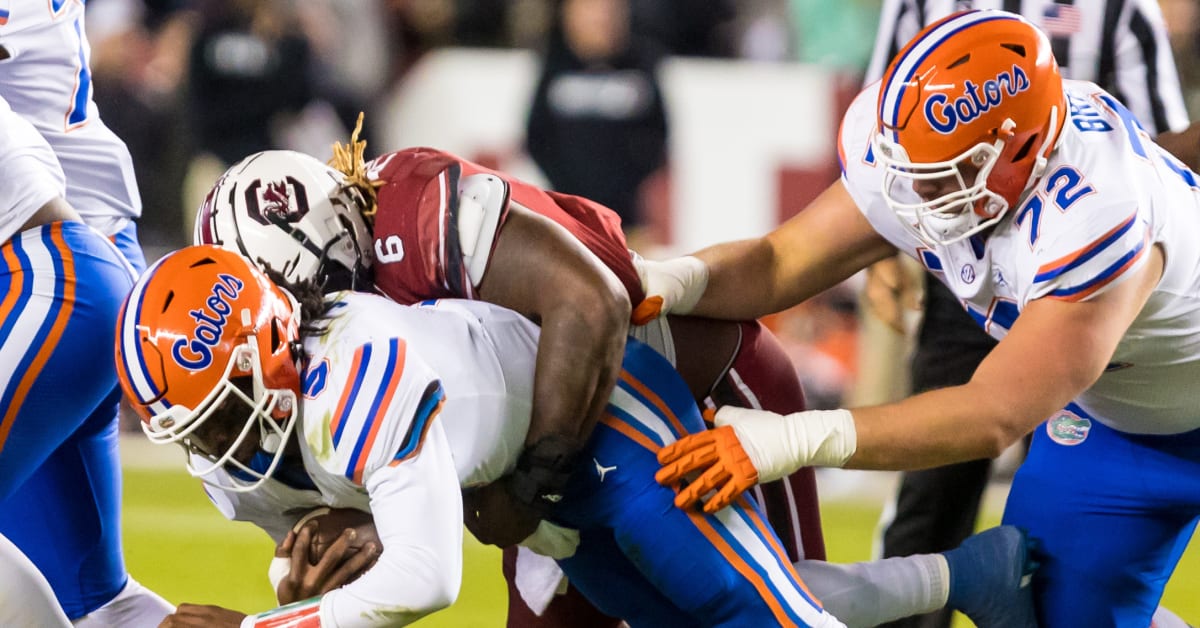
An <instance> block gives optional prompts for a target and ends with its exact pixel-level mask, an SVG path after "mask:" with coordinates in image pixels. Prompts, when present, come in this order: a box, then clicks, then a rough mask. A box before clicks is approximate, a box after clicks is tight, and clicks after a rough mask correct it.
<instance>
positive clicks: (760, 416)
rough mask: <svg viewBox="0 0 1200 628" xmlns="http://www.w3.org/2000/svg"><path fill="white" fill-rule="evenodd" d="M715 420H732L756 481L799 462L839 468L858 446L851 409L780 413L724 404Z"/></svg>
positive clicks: (774, 476)
mask: <svg viewBox="0 0 1200 628" xmlns="http://www.w3.org/2000/svg"><path fill="white" fill-rule="evenodd" d="M714 422H715V423H716V425H718V426H721V425H732V426H733V431H734V432H735V433H737V437H738V441H739V442H740V443H741V444H742V449H744V450H745V451H746V455H747V456H749V457H750V462H751V463H753V464H754V468H755V469H757V470H758V481H759V482H770V481H772V480H778V479H779V478H782V477H784V476H786V475H788V474H789V473H792V472H794V471H796V470H797V469H800V468H801V467H812V466H818V467H840V466H842V465H844V464H846V461H847V460H849V459H850V456H853V455H854V451H855V449H857V447H858V435H857V431H856V430H855V428H854V416H853V415H852V414H850V411H849V410H810V411H808V412H796V413H794V414H788V415H786V416H785V415H781V414H776V413H774V412H767V411H766V410H748V409H746V408H735V407H732V406H725V407H723V408H721V409H720V410H718V411H717V415H716V417H715V420H714Z"/></svg>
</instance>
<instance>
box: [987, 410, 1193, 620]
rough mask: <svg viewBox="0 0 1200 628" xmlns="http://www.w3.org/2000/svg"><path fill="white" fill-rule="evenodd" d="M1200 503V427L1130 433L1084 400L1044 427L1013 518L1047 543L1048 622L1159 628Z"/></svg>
mask: <svg viewBox="0 0 1200 628" xmlns="http://www.w3.org/2000/svg"><path fill="white" fill-rule="evenodd" d="M1198 502H1200V430H1197V431H1193V432H1187V433H1184V434H1174V435H1167V436H1137V435H1131V434H1123V433H1120V432H1116V431H1114V430H1112V429H1110V428H1108V427H1105V426H1104V425H1103V424H1101V423H1100V422H1098V421H1096V420H1094V419H1092V418H1090V417H1088V416H1087V415H1086V414H1085V413H1083V412H1082V410H1080V409H1079V408H1077V407H1075V406H1074V405H1072V406H1069V412H1063V413H1060V414H1058V415H1056V416H1055V417H1054V418H1052V419H1051V420H1050V421H1049V422H1048V423H1046V424H1043V425H1041V426H1039V427H1038V428H1037V429H1036V430H1035V431H1034V437H1033V444H1032V445H1031V447H1030V453H1029V456H1028V457H1027V458H1026V461H1025V463H1024V464H1023V465H1022V466H1021V468H1020V469H1019V470H1018V471H1017V475H1016V477H1015V478H1014V480H1013V487H1012V490H1011V492H1010V493H1009V499H1008V505H1007V507H1006V509H1005V514H1004V521H1005V523H1009V524H1013V525H1016V526H1018V527H1020V528H1022V529H1024V530H1026V531H1027V532H1028V534H1029V535H1030V536H1031V537H1032V538H1033V539H1034V540H1035V541H1036V542H1037V544H1038V548H1037V550H1036V551H1035V553H1034V557H1035V559H1037V560H1038V561H1039V562H1040V563H1041V567H1040V568H1039V569H1038V571H1037V573H1036V574H1035V575H1034V598H1035V602H1036V605H1037V611H1038V617H1039V621H1040V624H1041V625H1042V626H1046V627H1049V628H1057V627H1063V626H1097V627H1104V626H1148V625H1150V621H1151V617H1152V615H1153V614H1154V612H1155V609H1156V607H1157V605H1158V601H1159V599H1160V597H1161V596H1162V590H1163V587H1164V585H1165V583H1166V581H1167V580H1168V578H1169V577H1170V574H1171V572H1172V571H1173V570H1174V567H1175V564H1176V563H1177V562H1178V560H1179V557H1180V555H1181V554H1182V553H1183V550H1184V548H1185V547H1186V546H1187V543H1188V540H1189V539H1190V538H1191V536H1192V532H1193V531H1194V530H1195V527H1196V515H1197V513H1200V503H1198Z"/></svg>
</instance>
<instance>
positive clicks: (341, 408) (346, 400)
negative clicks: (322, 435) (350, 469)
mask: <svg viewBox="0 0 1200 628" xmlns="http://www.w3.org/2000/svg"><path fill="white" fill-rule="evenodd" d="M370 361H371V345H369V344H368V345H363V346H362V347H359V349H358V350H357V351H355V352H354V362H353V363H352V364H351V365H350V372H352V373H354V380H353V381H352V382H351V383H350V385H349V386H346V387H345V388H343V389H342V398H341V399H338V405H337V410H334V412H333V424H332V425H330V426H329V431H330V432H331V433H332V434H333V445H334V446H335V447H336V446H337V444H338V442H340V441H341V440H342V431H343V430H345V429H346V423H347V421H346V419H347V418H349V417H347V416H346V414H347V412H349V411H350V410H353V409H354V402H355V400H356V399H358V391H359V389H360V388H362V382H363V379H365V378H366V375H367V367H368V366H369V365H370Z"/></svg>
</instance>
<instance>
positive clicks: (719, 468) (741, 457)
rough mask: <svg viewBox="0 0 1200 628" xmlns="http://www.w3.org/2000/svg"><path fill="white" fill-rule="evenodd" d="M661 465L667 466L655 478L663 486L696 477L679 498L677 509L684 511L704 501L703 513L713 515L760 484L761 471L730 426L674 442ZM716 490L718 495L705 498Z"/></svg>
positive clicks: (661, 453) (662, 456) (660, 458)
mask: <svg viewBox="0 0 1200 628" xmlns="http://www.w3.org/2000/svg"><path fill="white" fill-rule="evenodd" d="M658 462H659V464H661V465H663V467H662V468H661V469H659V470H658V473H655V474H654V479H655V480H657V481H658V483H659V484H662V485H663V486H677V485H680V484H681V482H682V481H683V480H684V479H686V478H692V477H694V478H695V479H693V480H691V481H690V482H689V483H688V484H687V485H686V486H683V487H681V488H680V490H679V494H678V495H676V496H675V506H677V507H679V508H683V509H687V508H691V507H692V506H693V505H695V504H697V503H701V502H702V503H703V506H702V508H701V510H703V511H704V512H705V513H708V514H712V513H714V512H717V511H718V510H721V509H722V508H724V507H726V506H728V505H729V504H732V503H733V501H734V500H735V499H737V498H738V496H739V495H741V494H742V493H743V492H745V491H746V490H747V489H749V488H750V487H752V486H754V485H755V484H757V483H758V470H757V469H755V468H754V464H753V463H751V462H750V457H749V456H747V455H746V450H744V449H742V443H741V442H740V441H738V437H737V434H736V433H735V432H734V431H733V426H730V425H724V426H721V427H718V428H714V429H711V430H705V431H703V432H700V433H699V434H689V435H687V436H685V437H683V438H681V439H679V440H678V441H676V442H674V443H671V444H670V445H668V446H667V447H664V448H662V449H660V450H659V452H658ZM714 490H715V491H716V493H715V494H713V495H712V496H710V497H708V498H707V499H705V495H708V494H709V493H710V492H712V491H714Z"/></svg>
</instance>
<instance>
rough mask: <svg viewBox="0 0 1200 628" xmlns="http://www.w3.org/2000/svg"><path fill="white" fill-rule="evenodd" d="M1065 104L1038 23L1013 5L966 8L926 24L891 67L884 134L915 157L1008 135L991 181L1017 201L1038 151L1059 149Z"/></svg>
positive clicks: (959, 151)
mask: <svg viewBox="0 0 1200 628" xmlns="http://www.w3.org/2000/svg"><path fill="white" fill-rule="evenodd" d="M1064 105H1065V97H1064V93H1063V85H1062V77H1061V75H1060V74H1059V70H1058V64H1057V63H1056V62H1055V60H1054V55H1053V53H1052V51H1051V47H1050V41H1049V40H1048V39H1047V38H1046V36H1045V34H1043V33H1042V31H1040V30H1039V29H1038V28H1037V27H1036V26H1034V25H1033V24H1031V23H1029V22H1028V21H1026V20H1025V19H1024V18H1022V17H1021V16H1019V15H1015V14H1012V13H1006V12H1003V11H967V12H962V13H956V14H953V15H950V16H948V17H946V18H944V19H942V20H939V21H938V22H935V23H933V24H931V25H929V26H927V27H926V28H925V29H924V30H922V31H921V32H920V33H918V34H917V36H916V37H915V38H914V39H913V40H912V41H911V42H909V43H908V45H906V46H905V47H904V49H903V50H901V51H900V53H899V54H898V55H897V56H896V58H895V59H894V60H893V61H892V63H891V65H889V66H888V69H887V72H886V73H885V74H884V77H883V82H882V84H881V86H880V91H879V106H878V120H879V132H880V133H881V134H882V135H883V137H884V138H885V139H887V140H889V141H890V142H894V143H895V144H898V145H899V146H901V147H903V149H904V152H905V153H907V160H908V161H909V162H912V163H914V164H928V163H937V162H945V161H947V160H951V159H954V158H955V157H956V156H960V155H963V154H965V153H967V152H968V151H970V150H971V149H972V147H974V146H977V145H979V144H989V145H990V144H994V143H995V142H996V141H997V140H1003V142H1004V144H1003V148H1002V150H1001V152H1000V155H999V157H998V159H997V160H996V164H995V165H994V167H992V168H991V171H990V174H989V176H988V179H987V188H988V189H989V190H991V191H993V192H995V193H996V194H998V195H999V196H1001V197H1003V198H1004V199H1005V200H1007V201H1008V204H1009V206H1012V207H1015V206H1016V204H1017V202H1018V199H1019V197H1020V195H1021V193H1022V192H1024V190H1025V188H1026V187H1027V185H1028V184H1029V183H1031V176H1033V175H1034V173H1035V165H1036V163H1037V161H1038V159H1039V158H1043V159H1044V158H1045V157H1046V156H1047V155H1048V154H1049V153H1050V151H1051V150H1052V149H1053V147H1054V143H1055V141H1056V140H1057V137H1058V134H1059V132H1060V131H1061V130H1062V125H1063V121H1064V118H1065V108H1064ZM1055 108H1057V109H1055Z"/></svg>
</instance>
